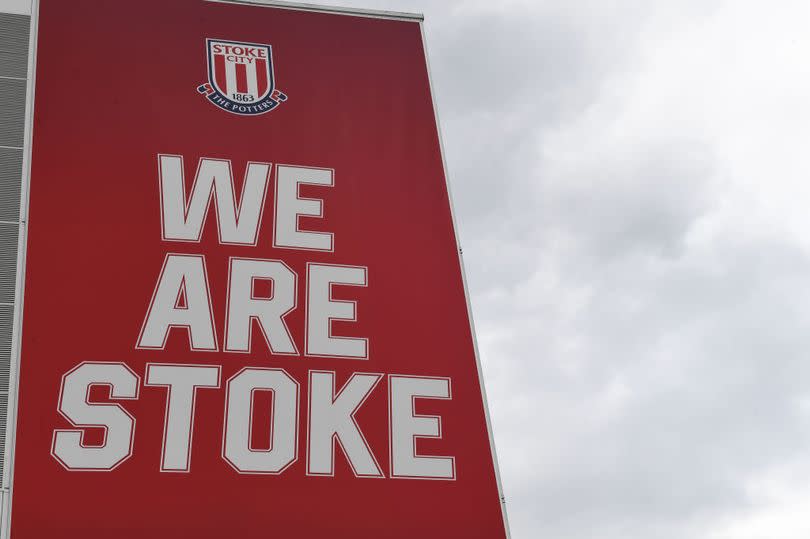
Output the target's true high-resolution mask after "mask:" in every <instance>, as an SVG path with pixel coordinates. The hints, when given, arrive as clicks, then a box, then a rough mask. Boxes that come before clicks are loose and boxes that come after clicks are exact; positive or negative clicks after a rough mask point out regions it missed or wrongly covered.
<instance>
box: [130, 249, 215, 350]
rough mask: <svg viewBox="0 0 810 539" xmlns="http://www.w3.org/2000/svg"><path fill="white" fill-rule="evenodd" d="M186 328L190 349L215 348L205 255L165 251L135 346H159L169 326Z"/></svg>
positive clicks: (155, 347)
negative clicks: (166, 252)
mask: <svg viewBox="0 0 810 539" xmlns="http://www.w3.org/2000/svg"><path fill="white" fill-rule="evenodd" d="M176 327H180V328H185V329H187V330H188V340H189V343H190V346H191V349H192V350H199V351H203V350H207V351H215V350H216V349H217V340H216V330H215V329H214V314H213V312H212V310H211V293H210V292H209V287H208V272H207V271H206V269H205V257H203V256H201V255H179V254H171V253H170V254H168V255H166V259H165V260H164V262H163V269H161V271H160V277H158V282H157V285H156V286H155V292H154V294H153V295H152V302H151V303H150V304H149V310H148V311H147V313H146V319H145V320H144V323H143V328H142V329H141V335H140V337H139V338H138V345H137V348H154V349H159V350H162V349H163V348H164V347H165V346H166V339H167V338H168V336H169V330H170V329H172V328H176Z"/></svg>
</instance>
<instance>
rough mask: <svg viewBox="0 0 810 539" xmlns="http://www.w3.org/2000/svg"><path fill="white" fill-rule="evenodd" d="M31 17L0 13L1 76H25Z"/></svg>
mask: <svg viewBox="0 0 810 539" xmlns="http://www.w3.org/2000/svg"><path fill="white" fill-rule="evenodd" d="M30 27H31V17H29V16H28V15H16V14H13V13H0V77H19V78H25V76H26V73H27V71H28V34H29V32H30Z"/></svg>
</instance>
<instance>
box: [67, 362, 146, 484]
mask: <svg viewBox="0 0 810 539" xmlns="http://www.w3.org/2000/svg"><path fill="white" fill-rule="evenodd" d="M92 386H107V387H109V388H110V398H112V399H137V398H138V387H139V386H140V379H139V378H138V375H137V374H135V373H134V372H132V371H131V370H130V369H129V367H127V366H126V365H124V364H123V363H99V362H91V361H86V362H84V363H80V364H79V365H77V366H76V367H75V368H74V369H73V370H72V371H70V372H68V373H66V374H65V375H64V376H63V377H62V389H61V391H60V393H59V413H60V414H62V416H64V418H65V419H67V420H68V421H69V422H70V424H71V425H73V426H74V427H77V428H75V429H67V430H65V429H56V430H54V433H53V443H52V445H51V454H52V455H53V456H54V457H56V460H58V461H59V462H61V463H62V465H63V466H64V467H65V468H67V469H68V470H94V471H109V470H112V469H114V468H115V467H117V466H118V465H119V464H121V463H122V462H124V461H125V460H126V459H128V458H129V456H130V455H132V440H133V436H134V431H135V418H134V417H132V416H131V415H129V412H127V411H126V410H125V409H124V408H122V407H121V406H120V405H118V404H90V403H89V402H88V395H89V392H90V388H91V387H92ZM81 427H100V428H103V429H104V440H103V442H102V443H101V445H98V446H90V445H86V444H85V443H84V430H82V429H81Z"/></svg>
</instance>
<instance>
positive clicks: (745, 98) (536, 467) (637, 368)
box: [0, 0, 810, 539]
mask: <svg viewBox="0 0 810 539" xmlns="http://www.w3.org/2000/svg"><path fill="white" fill-rule="evenodd" d="M321 3H332V2H329V1H328V0H321ZM334 3H336V4H342V5H352V6H356V7H368V8H376V9H394V10H401V11H420V12H423V13H425V16H426V31H427V37H428V44H429V50H430V55H431V62H432V69H433V77H434V84H435V88H434V89H435V92H436V94H437V98H438V104H439V110H440V114H441V121H442V129H443V134H444V143H445V147H446V151H447V159H448V166H449V173H450V179H451V182H452V187H453V190H454V197H455V205H456V209H457V212H458V219H459V226H460V232H461V237H462V244H463V247H464V254H465V261H466V264H467V272H468V279H469V287H470V292H471V296H472V303H473V309H474V316H475V320H476V326H477V330H478V339H479V345H480V348H481V354H482V361H483V364H484V373H485V380H486V386H487V390H488V393H489V400H490V408H491V414H492V420H493V423H494V430H495V438H496V443H497V446H498V451H499V456H500V466H501V471H502V475H503V482H504V489H505V494H506V497H507V504H508V505H507V506H508V510H509V518H510V521H511V528H512V537H513V538H515V539H523V538H535V537H542V538H553V539H593V538H599V539H614V538H615V539H650V538H656V539H794V538H796V539H799V538H801V539H806V538H807V537H810V211H808V208H807V207H808V203H810V181H809V180H810V105H808V98H810V31H808V23H809V22H810V2H807V0H796V1H790V0H775V1H770V2H766V1H764V0H751V1H744V0H729V1H715V0H694V1H693V0H669V1H654V0H612V1H609V2H608V1H602V0H594V1H588V0H581V1H573V0H547V1H539V0H538V1H525V2H521V1H495V0H487V1H467V2H462V1H447V0H442V1H441V2H439V1H434V2H419V1H410V0H359V1H353V0H343V1H341V2H334ZM27 5H28V2H27V1H25V0H0V9H8V8H9V7H11V8H12V9H17V10H22V11H25V10H26V9H27Z"/></svg>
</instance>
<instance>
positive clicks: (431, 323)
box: [11, 0, 505, 539]
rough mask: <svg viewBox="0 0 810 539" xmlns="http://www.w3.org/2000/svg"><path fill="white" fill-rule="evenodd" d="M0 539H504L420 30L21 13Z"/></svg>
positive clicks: (346, 21)
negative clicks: (20, 250) (15, 294)
mask: <svg viewBox="0 0 810 539" xmlns="http://www.w3.org/2000/svg"><path fill="white" fill-rule="evenodd" d="M36 54H37V57H36V85H35V94H34V95H35V102H34V108H35V112H34V121H33V143H32V144H33V146H32V148H33V150H32V152H33V153H32V165H31V182H30V193H29V196H30V203H29V213H28V218H29V221H28V227H29V228H28V238H27V251H26V259H25V290H24V315H23V330H22V343H21V362H20V388H19V407H18V415H17V429H16V443H15V451H14V476H13V490H12V520H11V532H12V537H13V538H14V539H22V538H41V537H56V536H59V537H77V538H78V537H81V538H83V539H89V538H109V537H116V538H119V539H125V538H138V539H141V538H143V537H154V538H177V537H193V538H207V537H211V538H213V537H216V538H221V537H242V538H249V537H294V538H314V537H358V538H359V537H363V538H375V539H377V538H381V537H386V538H399V537H402V538H405V537H408V538H411V537H420V538H434V537H435V538H439V537H441V538H449V537H459V538H465V539H469V538H472V537H482V538H499V537H504V536H505V529H504V519H503V516H502V510H501V501H500V495H499V487H498V484H497V473H496V468H495V464H494V458H493V451H492V448H491V443H490V435H489V428H488V423H487V418H486V409H485V403H484V399H483V397H482V389H481V380H480V379H479V369H478V364H477V360H476V355H475V349H474V342H473V335H472V332H471V326H470V319H469V313H468V307H467V302H466V295H465V289H464V284H463V280H462V269H461V267H460V261H459V253H458V248H457V241H456V236H455V233H454V229H453V220H452V215H451V210H450V202H449V198H448V193H447V188H446V183H445V176H444V171H443V164H442V156H441V150H440V144H439V137H438V133H437V127H436V119H435V111H434V108H433V104H432V98H431V90H430V84H429V80H428V72H427V66H426V61H425V54H424V44H423V40H422V32H421V23H420V22H419V21H418V20H415V19H414V20H408V19H407V18H397V17H392V18H381V17H370V16H364V15H358V14H355V15H352V14H346V13H340V14H339V13H324V12H316V11H308V10H301V9H287V8H280V7H263V6H249V5H237V4H227V3H219V2H208V1H203V0H172V1H171V2H166V1H165V0H139V1H137V2H135V1H132V2H110V1H107V0H82V1H79V0H75V1H65V0H42V1H41V2H40V7H39V16H38V38H37V50H36Z"/></svg>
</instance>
